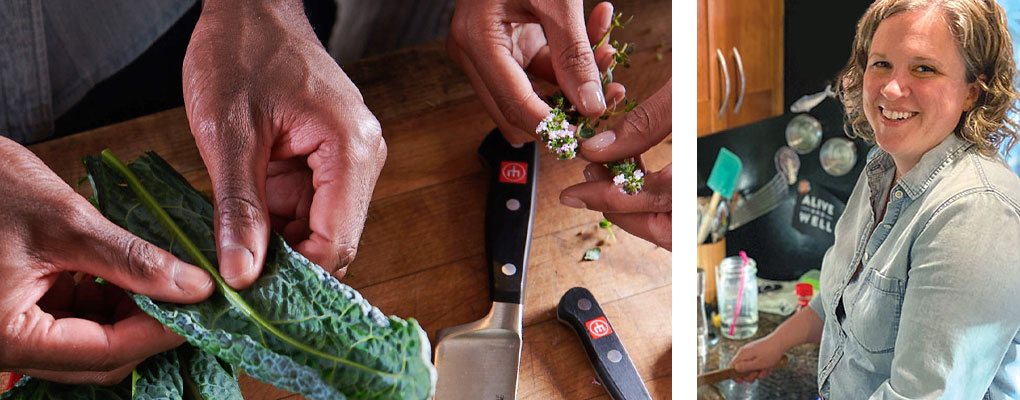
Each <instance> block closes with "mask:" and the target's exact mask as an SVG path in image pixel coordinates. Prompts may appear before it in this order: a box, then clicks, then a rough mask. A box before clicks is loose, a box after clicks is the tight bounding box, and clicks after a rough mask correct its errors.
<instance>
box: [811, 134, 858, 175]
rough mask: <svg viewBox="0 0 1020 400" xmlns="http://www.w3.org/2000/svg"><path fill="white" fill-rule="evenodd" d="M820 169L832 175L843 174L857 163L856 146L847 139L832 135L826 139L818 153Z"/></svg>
mask: <svg viewBox="0 0 1020 400" xmlns="http://www.w3.org/2000/svg"><path fill="white" fill-rule="evenodd" d="M818 160H819V161H820V162H821V163H822V169H824V170H825V172H826V173H828V174H829V175H832V176H843V175H846V173H847V172H850V170H851V169H853V168H854V164H856V163H857V146H854V142H851V141H850V140H849V139H846V138H841V137H834V138H832V139H829V140H826V141H825V144H823V145H822V151H820V152H819V153H818Z"/></svg>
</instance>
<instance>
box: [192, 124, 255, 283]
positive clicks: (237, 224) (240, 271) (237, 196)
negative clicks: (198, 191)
mask: <svg viewBox="0 0 1020 400" xmlns="http://www.w3.org/2000/svg"><path fill="white" fill-rule="evenodd" d="M235 130H238V131H241V132H237V133H236V134H223V132H218V134H214V135H210V136H211V137H209V136H204V135H203V136H204V137H202V139H199V135H196V144H198V148H199V151H200V152H201V154H202V160H203V161H205V164H206V167H207V168H208V169H209V179H210V181H211V183H212V188H213V199H214V202H213V214H214V215H213V221H214V226H215V231H216V254H217V258H218V259H219V269H220V275H221V276H222V277H223V280H224V281H226V282H227V284H228V285H230V286H231V287H233V288H234V289H244V288H246V287H248V286H249V285H251V284H252V283H253V282H255V279H256V278H258V276H259V273H260V272H261V271H262V263H263V261H264V260H265V252H266V245H267V244H268V242H269V226H270V224H269V217H268V215H269V214H268V208H267V206H266V168H267V166H268V164H269V154H268V151H259V149H261V148H262V147H263V146H261V145H259V144H258V143H260V142H261V140H258V139H256V138H254V137H252V136H254V133H252V132H244V131H245V129H243V128H239V129H235ZM210 139H211V140H210ZM207 140H208V141H207Z"/></svg>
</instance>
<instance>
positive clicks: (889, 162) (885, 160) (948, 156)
mask: <svg viewBox="0 0 1020 400" xmlns="http://www.w3.org/2000/svg"><path fill="white" fill-rule="evenodd" d="M971 146H973V144H972V143H970V142H967V141H965V140H963V139H960V138H959V137H957V136H956V134H951V135H948V136H946V138H945V139H943V140H942V142H941V143H939V144H938V145H936V146H935V147H934V148H932V149H931V150H928V152H927V153H924V155H923V156H921V160H919V161H918V162H917V164H916V165H914V168H911V169H910V171H907V173H906V174H905V175H903V176H902V177H900V180H899V182H898V183H899V185H900V186H901V187H902V188H903V191H904V192H906V193H907V196H909V197H910V199H911V200H915V199H917V197H918V196H920V195H921V194H922V193H924V191H925V190H926V189H928V186H929V185H931V183H932V182H933V181H935V177H937V176H938V175H939V173H940V172H942V170H943V169H944V168H945V167H946V166H948V165H949V164H951V163H952V162H953V160H955V159H956V158H958V157H960V156H961V155H962V154H963V153H964V151H965V150H967V149H969V148H970V147H971ZM895 168H896V164H895V163H894V162H893V159H892V156H891V155H889V153H886V152H885V151H884V150H882V149H881V148H879V149H878V150H877V151H876V152H875V155H874V156H873V157H871V159H869V160H868V164H867V166H866V168H865V171H866V173H867V174H868V182H869V186H870V187H871V190H872V192H876V193H877V192H878V191H879V190H882V189H883V188H880V187H876V185H881V183H880V182H881V181H882V179H878V178H879V177H880V176H881V175H883V174H885V173H887V172H889V171H892V170H894V169H895ZM886 182H888V180H886ZM884 189H888V188H884Z"/></svg>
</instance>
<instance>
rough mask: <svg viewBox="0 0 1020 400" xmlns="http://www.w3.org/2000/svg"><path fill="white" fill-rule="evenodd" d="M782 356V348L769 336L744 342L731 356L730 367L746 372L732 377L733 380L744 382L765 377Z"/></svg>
mask: <svg viewBox="0 0 1020 400" xmlns="http://www.w3.org/2000/svg"><path fill="white" fill-rule="evenodd" d="M782 358H783V349H782V348H781V347H780V346H779V345H777V344H775V343H773V342H772V340H771V339H770V338H769V337H765V338H762V339H758V340H755V341H753V342H751V343H748V344H745V345H744V347H741V348H740V349H739V350H737V354H736V355H734V356H733V360H731V361H730V367H733V369H735V370H736V371H737V372H746V374H744V375H742V376H739V377H736V378H733V380H734V381H736V382H738V383H744V382H754V381H756V380H758V379H765V378H766V377H768V376H769V374H770V373H772V368H773V367H775V366H776V364H777V363H779V360H780V359H782Z"/></svg>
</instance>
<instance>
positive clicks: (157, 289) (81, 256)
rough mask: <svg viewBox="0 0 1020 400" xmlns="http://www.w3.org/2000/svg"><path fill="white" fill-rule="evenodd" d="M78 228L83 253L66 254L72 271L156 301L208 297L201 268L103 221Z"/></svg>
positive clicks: (207, 283)
mask: <svg viewBox="0 0 1020 400" xmlns="http://www.w3.org/2000/svg"><path fill="white" fill-rule="evenodd" d="M90 222H91V223H89V224H87V225H86V226H83V227H81V229H82V230H83V234H82V236H83V237H84V240H83V242H84V243H89V245H88V246H87V248H88V251H87V252H80V253H79V252H69V253H68V254H70V255H71V260H69V261H70V262H71V265H67V266H65V267H72V266H73V267H74V270H80V271H81V272H85V273H88V274H91V275H95V276H100V277H102V278H103V279H105V280H108V281H110V282H113V283H114V284H115V285H117V286H119V287H121V288H123V289H126V290H129V291H131V292H134V293H138V294H143V295H146V296H149V297H152V298H153V299H156V300H161V301H170V302H175V303H194V302H198V301H201V300H203V299H205V298H206V297H209V295H210V294H212V291H213V280H212V277H210V276H209V274H208V273H206V272H205V271H203V270H202V269H201V268H199V267H196V266H194V265H191V264H188V263H185V262H184V261H181V260H180V259H178V258H177V257H174V256H173V255H172V254H170V253H169V252H167V251H165V250H163V249H161V248H159V247H157V246H155V245H153V244H152V243H149V242H147V241H145V240H144V239H142V238H139V237H137V236H135V235H133V234H131V233H130V232H128V231H126V230H124V229H123V228H121V227H119V226H117V225H114V224H113V223H112V222H109V221H107V220H105V219H103V218H102V217H101V216H98V217H97V218H90Z"/></svg>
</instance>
